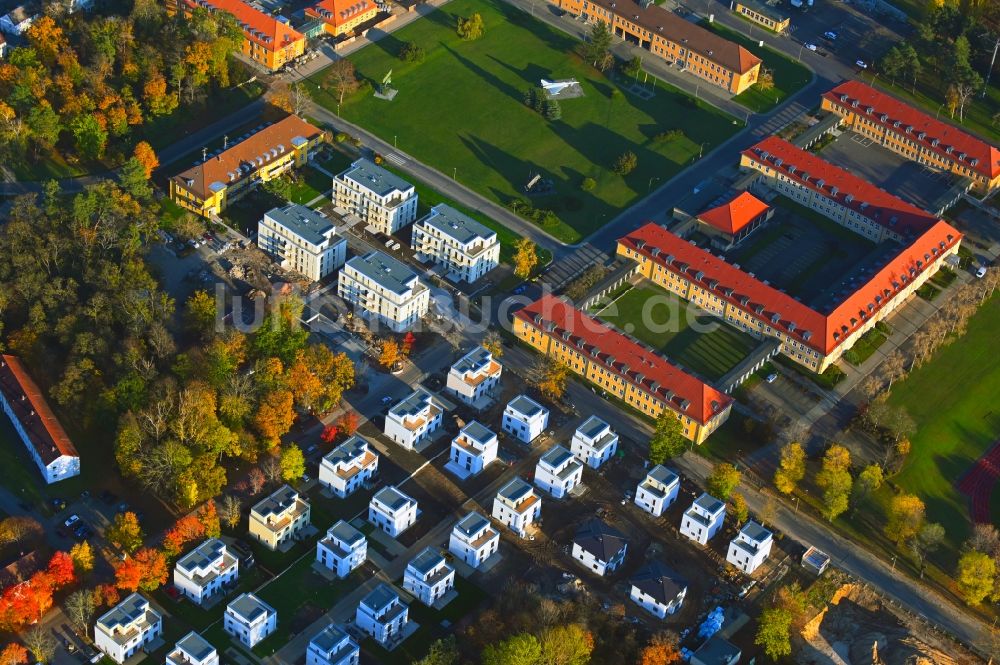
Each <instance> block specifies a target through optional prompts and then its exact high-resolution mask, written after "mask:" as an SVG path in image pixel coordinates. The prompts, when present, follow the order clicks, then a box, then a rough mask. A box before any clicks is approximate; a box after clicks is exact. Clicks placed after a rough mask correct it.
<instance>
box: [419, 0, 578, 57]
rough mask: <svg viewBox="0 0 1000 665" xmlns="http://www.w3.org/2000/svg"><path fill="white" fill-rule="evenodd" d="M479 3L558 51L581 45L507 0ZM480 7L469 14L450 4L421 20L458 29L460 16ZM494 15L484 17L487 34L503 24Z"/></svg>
mask: <svg viewBox="0 0 1000 665" xmlns="http://www.w3.org/2000/svg"><path fill="white" fill-rule="evenodd" d="M479 4H482V5H485V6H486V8H487V9H490V10H493V11H495V12H496V13H498V14H500V15H501V17H502V20H503V22H504V23H509V24H511V25H516V26H517V27H519V28H523V29H524V30H527V31H528V32H530V33H531V34H532V35H534V36H535V37H537V38H538V39H539V40H541V41H542V42H544V45H545V46H547V47H549V48H552V49H555V50H557V51H566V50H569V49H572V48H575V47H577V46H579V44H580V42H579V41H578V40H576V39H575V38H573V37H571V36H570V35H567V34H566V33H564V32H561V31H558V30H556V29H555V28H552V27H549V25H548V24H547V23H543V22H542V21H540V20H539V19H536V18H534V17H533V16H531V15H530V14H527V13H525V12H523V11H522V10H520V9H518V8H517V7H514V6H512V5H509V4H507V3H505V2H494V1H492V0H481V1H480V3H479ZM478 9H479V8H478V7H471V8H470V11H469V12H468V14H463V13H459V12H457V11H452V10H454V6H449V7H447V8H445V7H442V8H439V9H438V10H437V11H434V12H431V13H429V14H427V15H426V16H424V17H423V18H421V19H420V20H421V21H428V22H431V23H436V24H438V25H440V26H442V27H445V28H448V29H450V30H453V31H454V30H457V28H458V19H459V17H462V18H467V16H471V15H472V14H473V13H475V12H476V11H478ZM493 18H494V17H491V16H490V15H489V14H487V15H486V16H484V17H483V20H484V22H485V24H486V35H487V36H488V35H489V34H490V31H491V30H493V29H499V28H500V27H501V26H498V25H496V24H493V23H492V20H493Z"/></svg>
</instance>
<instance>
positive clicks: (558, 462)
mask: <svg viewBox="0 0 1000 665" xmlns="http://www.w3.org/2000/svg"><path fill="white" fill-rule="evenodd" d="M582 480H583V464H580V460H578V459H576V458H575V457H573V453H571V452H570V451H568V450H566V449H565V448H564V447H562V446H560V445H555V446H552V447H551V448H549V449H548V450H547V451H545V454H544V455H542V456H541V457H539V458H538V464H536V465H535V484H536V485H538V486H539V487H541V488H542V489H543V490H545V491H546V492H548V493H549V494H551V495H552V497H553V498H556V499H561V498H563V497H564V496H566V495H567V494H568V493H569V492H572V491H573V489H574V488H576V486H577V485H579V484H580V482H581V481H582Z"/></svg>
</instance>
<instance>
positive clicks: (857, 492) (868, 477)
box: [851, 464, 884, 510]
mask: <svg viewBox="0 0 1000 665" xmlns="http://www.w3.org/2000/svg"><path fill="white" fill-rule="evenodd" d="M883 481H884V476H883V474H882V467H881V466H879V465H878V464H869V465H868V466H866V467H865V468H864V469H862V470H861V473H859V474H858V477H857V478H855V479H854V487H852V488H851V503H853V504H854V510H857V509H858V506H859V505H860V504H861V503H863V502H864V501H866V500H867V499H868V497H870V496H871V495H872V492H874V491H876V490H878V488H880V487H882V483H883Z"/></svg>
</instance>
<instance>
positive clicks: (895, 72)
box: [882, 44, 906, 85]
mask: <svg viewBox="0 0 1000 665" xmlns="http://www.w3.org/2000/svg"><path fill="white" fill-rule="evenodd" d="M905 67H906V56H904V55H903V49H902V47H901V45H900V44H896V45H895V46H893V47H892V48H891V49H889V50H888V51H886V53H885V55H884V56H882V73H883V74H885V75H886V76H888V77H889V79H890V80H891V81H892V84H893V85H896V78H897V77H898V76H901V75H902V73H903V69H904V68H905Z"/></svg>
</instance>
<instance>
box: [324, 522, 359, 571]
mask: <svg viewBox="0 0 1000 665" xmlns="http://www.w3.org/2000/svg"><path fill="white" fill-rule="evenodd" d="M367 558H368V540H367V539H366V538H365V535H364V534H363V533H361V532H360V531H358V530H357V529H355V528H354V527H353V526H351V525H350V524H348V523H347V522H345V521H344V520H339V521H338V522H337V523H336V524H334V525H333V526H331V527H330V528H329V529H328V530H327V532H326V535H325V536H324V537H323V538H322V539H320V541H319V542H318V543H316V561H318V562H319V564H320V565H321V566H324V567H325V568H327V569H329V570H332V571H333V572H334V573H335V574H336V575H337V577H339V578H340V579H344V578H345V577H347V576H348V575H350V574H351V571H352V570H354V569H356V568H359V567H360V566H361V564H363V563H364V562H365V560H366V559H367Z"/></svg>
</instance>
